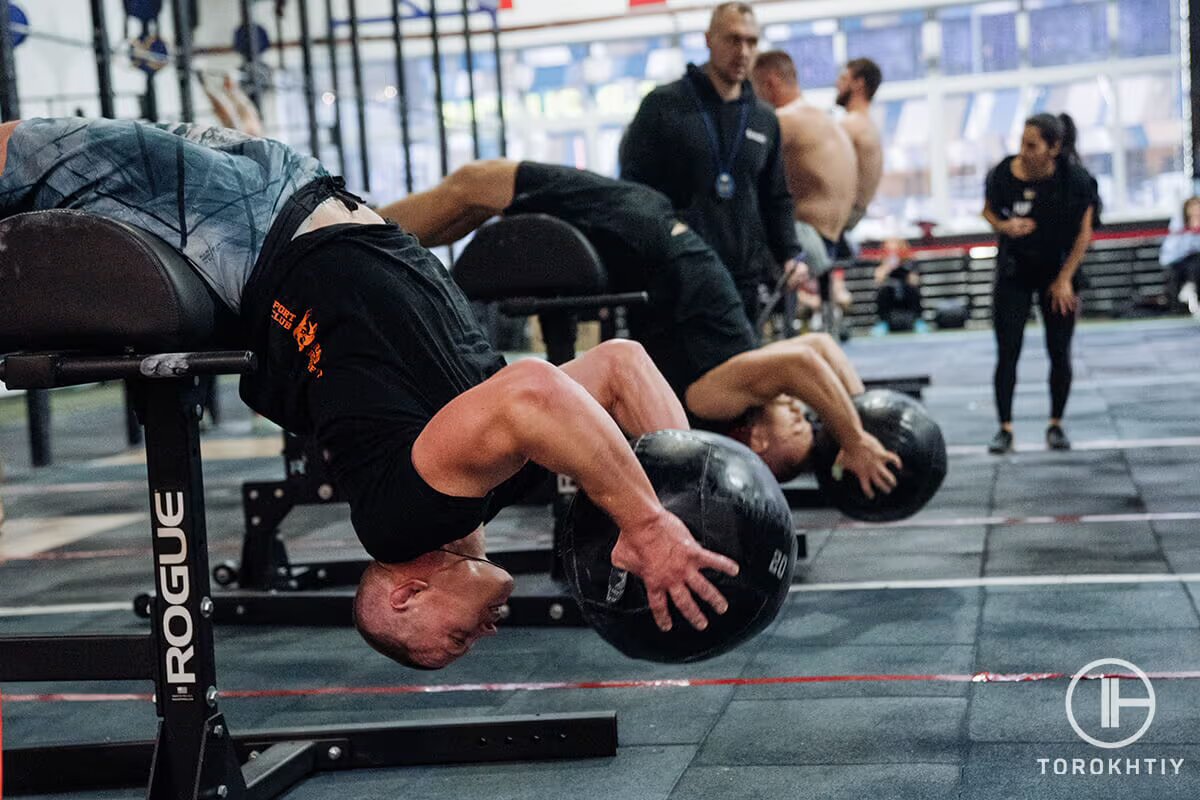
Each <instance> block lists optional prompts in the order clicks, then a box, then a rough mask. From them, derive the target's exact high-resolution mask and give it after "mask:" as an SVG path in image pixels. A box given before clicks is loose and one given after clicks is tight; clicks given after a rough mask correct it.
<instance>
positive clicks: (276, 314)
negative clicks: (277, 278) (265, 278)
mask: <svg viewBox="0 0 1200 800" xmlns="http://www.w3.org/2000/svg"><path fill="white" fill-rule="evenodd" d="M271 319H272V320H274V321H275V322H276V323H277V324H278V325H279V327H281V328H283V329H284V330H285V331H290V330H291V329H292V325H293V323H295V321H296V315H295V314H293V313H292V312H291V311H288V309H287V306H285V305H284V304H283V303H281V302H279V301H278V300H276V301H275V302H274V303H272V304H271Z"/></svg>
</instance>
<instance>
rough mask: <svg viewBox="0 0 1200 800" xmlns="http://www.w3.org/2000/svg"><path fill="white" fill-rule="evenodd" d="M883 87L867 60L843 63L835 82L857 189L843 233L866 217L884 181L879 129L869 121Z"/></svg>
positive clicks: (881, 80)
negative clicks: (873, 101) (851, 148)
mask: <svg viewBox="0 0 1200 800" xmlns="http://www.w3.org/2000/svg"><path fill="white" fill-rule="evenodd" d="M881 83H883V73H882V72H880V71H879V65H878V64H876V63H875V62H874V61H872V60H871V59H869V58H855V59H853V60H851V61H848V62H847V63H846V68H845V69H843V70H842V73H841V74H840V75H838V79H837V104H838V105H839V106H841V107H842V108H844V109H846V116H845V117H844V118H843V119H842V127H843V128H845V129H846V133H848V134H850V141H852V142H854V150H855V152H856V153H857V154H858V189H857V192H856V194H855V196H854V210H853V212H852V213H851V215H850V221H849V222H848V223H847V224H846V230H848V231H850V230H854V227H855V226H856V225H858V223H859V221H860V220H862V218H863V217H864V216H866V213H867V207H868V206H870V205H871V201H872V200H874V199H875V192H876V190H877V189H879V179H880V178H882V177H883V143H882V139H881V137H880V135H879V128H877V127H876V126H875V122H874V120H872V119H871V99H872V98H873V97H875V92H876V91H877V90H878V89H879V84H881Z"/></svg>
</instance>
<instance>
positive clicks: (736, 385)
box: [686, 339, 864, 446]
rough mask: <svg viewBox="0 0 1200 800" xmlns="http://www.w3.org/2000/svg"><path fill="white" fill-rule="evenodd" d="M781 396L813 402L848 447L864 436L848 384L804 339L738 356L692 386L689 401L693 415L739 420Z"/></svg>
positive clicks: (689, 391) (688, 396) (705, 375)
mask: <svg viewBox="0 0 1200 800" xmlns="http://www.w3.org/2000/svg"><path fill="white" fill-rule="evenodd" d="M860 385H861V384H860ZM781 394H787V395H791V396H793V397H796V398H799V399H800V400H801V401H803V402H804V403H805V404H806V405H808V406H811V407H812V409H813V410H814V411H816V412H817V414H818V415H819V416H820V417H821V419H822V421H824V423H825V424H826V425H828V426H829V428H830V430H832V431H833V435H834V438H836V439H837V440H838V442H840V443H842V445H843V446H847V445H851V444H853V443H854V442H856V441H857V440H859V439H861V438H862V436H863V435H864V431H863V427H862V423H861V422H860V421H859V418H858V413H857V412H856V411H855V410H854V403H853V402H852V401H851V400H850V393H849V391H847V388H846V385H845V383H844V382H843V380H842V379H841V378H840V377H839V376H838V373H837V371H836V370H835V369H834V368H833V367H832V366H830V364H829V362H828V361H827V360H826V358H825V357H824V356H823V355H822V354H821V353H820V352H818V351H817V349H815V348H814V347H812V345H811V344H809V343H805V342H804V341H802V340H800V339H787V340H785V341H782V342H775V343H773V344H769V345H766V346H765V347H760V348H759V349H757V350H752V351H750V352H747V353H742V354H740V355H737V356H734V357H733V358H731V359H729V360H728V361H726V362H725V363H724V364H721V365H720V366H719V367H716V368H714V369H711V370H709V371H708V372H706V373H705V374H704V375H703V376H701V378H700V379H699V380H697V381H696V382H695V383H693V384H692V385H691V386H689V387H688V390H687V395H686V400H687V407H688V409H690V410H691V412H692V413H693V414H696V415H697V416H699V417H702V418H705V419H714V420H723V419H735V418H737V417H739V416H741V415H742V414H744V413H745V412H746V411H748V410H749V409H751V408H754V407H757V406H763V405H766V404H767V403H769V402H771V401H772V400H773V399H775V398H776V397H777V396H779V395H781Z"/></svg>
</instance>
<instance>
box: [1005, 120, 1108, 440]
mask: <svg viewBox="0 0 1200 800" xmlns="http://www.w3.org/2000/svg"><path fill="white" fill-rule="evenodd" d="M985 199H986V203H985V205H984V209H983V216H984V219H986V220H987V221H988V223H989V224H991V226H992V228H994V229H995V231H996V233H997V234H999V236H998V238H999V253H998V255H997V260H996V284H995V288H994V292H993V295H992V322H993V325H994V327H995V330H996V351H997V361H996V373H995V379H994V382H995V390H996V410H997V412H998V413H999V416H1000V431H999V432H998V433H997V434H996V436H995V437H994V438H993V439H992V441H991V443H990V444H989V445H988V450H989V451H990V452H992V453H1005V452H1008V451H1010V450H1012V446H1013V433H1012V400H1013V390H1014V389H1015V388H1016V384H1017V360H1018V359H1019V358H1020V356H1021V344H1022V341H1023V339H1024V335H1025V323H1026V321H1027V320H1028V319H1029V309H1030V306H1031V305H1032V303H1033V296H1034V295H1035V294H1036V295H1037V299H1038V305H1039V306H1040V308H1041V310H1042V324H1043V326H1044V327H1045V336H1046V351H1047V353H1048V355H1049V357H1050V423H1049V426H1048V427H1047V428H1046V444H1047V445H1048V446H1049V447H1050V448H1051V449H1055V450H1067V449H1069V448H1070V447H1071V443H1070V440H1069V439H1067V435H1066V433H1065V432H1064V431H1063V429H1062V416H1063V411H1064V410H1065V409H1066V406H1067V396H1068V395H1069V394H1070V391H1071V336H1072V334H1073V333H1074V332H1075V319H1076V316H1077V315H1078V313H1079V297H1078V295H1077V294H1076V290H1077V288H1078V278H1079V265H1080V263H1081V262H1082V261H1083V255H1084V253H1085V252H1086V251H1087V248H1088V244H1089V243H1090V242H1091V238H1092V219H1093V214H1094V213H1095V210H1096V205H1097V203H1098V198H1097V192H1096V181H1095V179H1094V178H1092V176H1091V175H1090V174H1089V173H1088V171H1087V170H1086V169H1084V168H1083V166H1082V164H1080V162H1079V156H1078V155H1077V154H1076V153H1075V124H1074V122H1072V120H1071V118H1070V117H1069V116H1067V115H1066V114H1061V115H1059V116H1057V117H1056V116H1054V115H1052V114H1037V115H1036V116H1033V117H1030V118H1029V119H1027V120H1026V121H1025V131H1024V133H1023V134H1022V136H1021V151H1020V152H1019V153H1018V154H1017V155H1015V156H1009V157H1008V158H1006V159H1004V160H1003V161H1001V162H1000V163H999V164H998V165H996V167H995V169H993V170H992V171H991V173H990V174H989V175H988V178H987V190H986V197H985Z"/></svg>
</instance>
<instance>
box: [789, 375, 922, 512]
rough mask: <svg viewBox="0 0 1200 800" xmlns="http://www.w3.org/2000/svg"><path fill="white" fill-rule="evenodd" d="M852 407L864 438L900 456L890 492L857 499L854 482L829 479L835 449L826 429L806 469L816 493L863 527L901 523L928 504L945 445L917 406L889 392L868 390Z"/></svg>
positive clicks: (845, 475)
mask: <svg viewBox="0 0 1200 800" xmlns="http://www.w3.org/2000/svg"><path fill="white" fill-rule="evenodd" d="M854 407H855V408H856V409H858V416H859V418H860V419H861V420H862V426H863V428H864V429H865V430H866V432H867V433H869V434H871V435H872V436H874V437H875V438H877V439H878V440H879V441H880V442H881V443H882V444H883V446H884V447H886V448H887V449H888V450H890V451H892V452H893V453H895V454H896V455H898V456H900V460H901V461H902V462H903V464H904V466H903V468H902V469H900V471H899V472H897V473H896V477H897V485H896V488H895V489H893V490H892V491H891V493H889V494H884V493H883V492H880V491H879V490H876V491H875V497H874V498H873V499H871V498H868V497H867V496H866V495H865V494H863V490H862V487H861V486H860V485H859V482H858V477H857V476H855V475H853V474H851V473H850V472H843V473H842V475H841V476H840V479H839V477H838V476H836V475H835V474H834V470H833V463H834V460H835V459H836V458H837V454H838V451H839V450H840V446H839V445H838V443H837V441H836V440H835V439H834V438H833V436H832V434H830V432H829V430H828V428H822V429H821V430H820V431H818V433H817V436H816V440H815V442H814V444H813V456H812V465H813V472H814V473H815V474H816V477H817V484H818V485H819V486H820V487H821V493H822V495H823V496H824V498H825V499H826V500H828V501H829V503H830V504H831V505H833V506H834V507H835V508H837V509H839V510H840V511H841V512H842V513H844V514H845V515H846V516H848V517H853V518H854V519H857V520H862V521H864V522H892V521H895V520H900V519H906V518H907V517H911V516H912V515H913V514H915V513H917V512H918V511H920V510H921V508H923V507H924V506H925V504H926V503H928V502H929V500H930V498H932V497H933V496H934V494H936V493H937V490H938V489H939V488H940V487H941V485H942V479H943V478H945V477H946V441H945V439H943V438H942V429H941V428H939V427H938V424H937V423H936V422H934V421H933V419H932V418H931V417H930V416H929V413H928V412H927V411H926V410H925V407H924V406H923V405H921V404H920V403H919V402H918V401H916V400H914V399H913V398H911V397H909V396H908V395H906V394H901V393H900V392H893V391H891V390H890V389H873V390H871V391H869V392H864V393H862V394H860V395H859V396H858V397H855V398H854Z"/></svg>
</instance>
